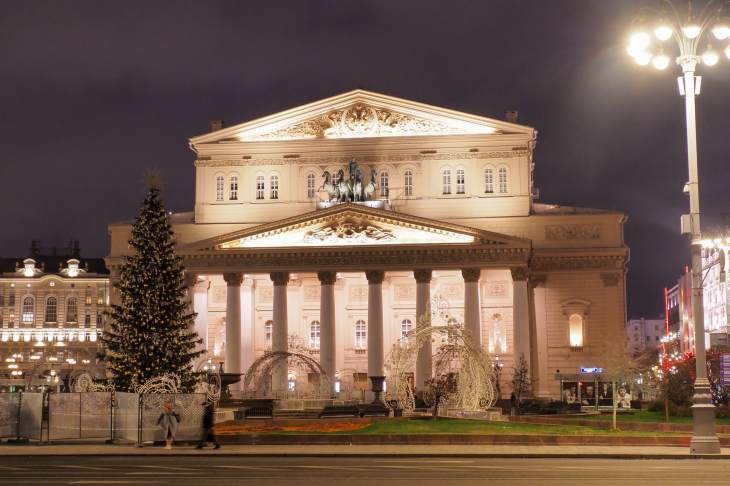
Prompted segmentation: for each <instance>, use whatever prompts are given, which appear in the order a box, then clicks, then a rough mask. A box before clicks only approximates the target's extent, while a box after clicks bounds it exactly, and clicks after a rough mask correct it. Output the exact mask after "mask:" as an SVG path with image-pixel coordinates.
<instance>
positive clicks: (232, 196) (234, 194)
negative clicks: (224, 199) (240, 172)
mask: <svg viewBox="0 0 730 486" xmlns="http://www.w3.org/2000/svg"><path fill="white" fill-rule="evenodd" d="M228 200H229V201H238V176H231V179H230V192H229V193H228Z"/></svg>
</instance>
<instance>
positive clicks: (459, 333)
mask: <svg viewBox="0 0 730 486" xmlns="http://www.w3.org/2000/svg"><path fill="white" fill-rule="evenodd" d="M434 340H435V341H436V342H440V343H441V345H440V347H439V348H438V350H437V351H436V352H435V353H434V357H433V376H434V377H437V378H438V377H441V376H447V375H448V376H454V377H455V379H454V383H453V384H454V391H453V393H451V394H450V395H449V396H448V397H447V406H448V407H450V408H456V409H460V410H464V411H479V410H485V409H487V408H489V407H491V406H492V405H494V402H495V400H496V399H497V396H496V394H495V386H494V381H495V375H494V367H493V365H492V361H491V359H490V358H489V355H488V354H487V353H486V351H485V350H484V349H482V348H481V347H480V346H479V345H478V344H477V342H476V341H475V340H474V339H473V338H472V337H471V335H470V334H469V333H468V331H466V330H465V329H463V326H460V325H449V326H431V320H430V316H424V317H422V318H420V319H419V322H418V326H416V328H415V329H413V330H412V331H410V332H409V333H408V336H407V338H406V339H405V340H404V341H402V342H401V343H399V344H396V345H395V346H394V347H393V349H392V351H391V352H390V354H389V355H388V359H387V361H386V365H385V369H386V382H387V383H388V390H387V393H386V403H390V402H391V401H396V402H397V403H398V407H399V408H402V409H403V410H404V411H407V412H410V411H413V409H414V408H415V395H414V391H413V389H412V387H411V383H410V380H409V373H410V372H412V371H413V370H414V369H415V364H416V357H417V355H418V350H419V349H421V347H422V346H423V345H424V344H427V343H429V342H432V341H434Z"/></svg>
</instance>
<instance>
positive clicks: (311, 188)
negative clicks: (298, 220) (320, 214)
mask: <svg viewBox="0 0 730 486" xmlns="http://www.w3.org/2000/svg"><path fill="white" fill-rule="evenodd" d="M316 184H317V182H316V180H315V176H314V174H312V173H311V172H310V173H309V174H307V197H308V198H310V199H311V198H313V197H314V195H315V192H316V189H315V185H316Z"/></svg>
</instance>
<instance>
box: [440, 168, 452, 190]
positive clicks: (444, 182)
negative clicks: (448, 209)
mask: <svg viewBox="0 0 730 486" xmlns="http://www.w3.org/2000/svg"><path fill="white" fill-rule="evenodd" d="M441 186H442V192H443V193H444V194H451V169H450V168H446V169H443V170H442V171H441Z"/></svg>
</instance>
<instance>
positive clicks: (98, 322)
mask: <svg viewBox="0 0 730 486" xmlns="http://www.w3.org/2000/svg"><path fill="white" fill-rule="evenodd" d="M96 327H102V315H101V314H97V315H96Z"/></svg>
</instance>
